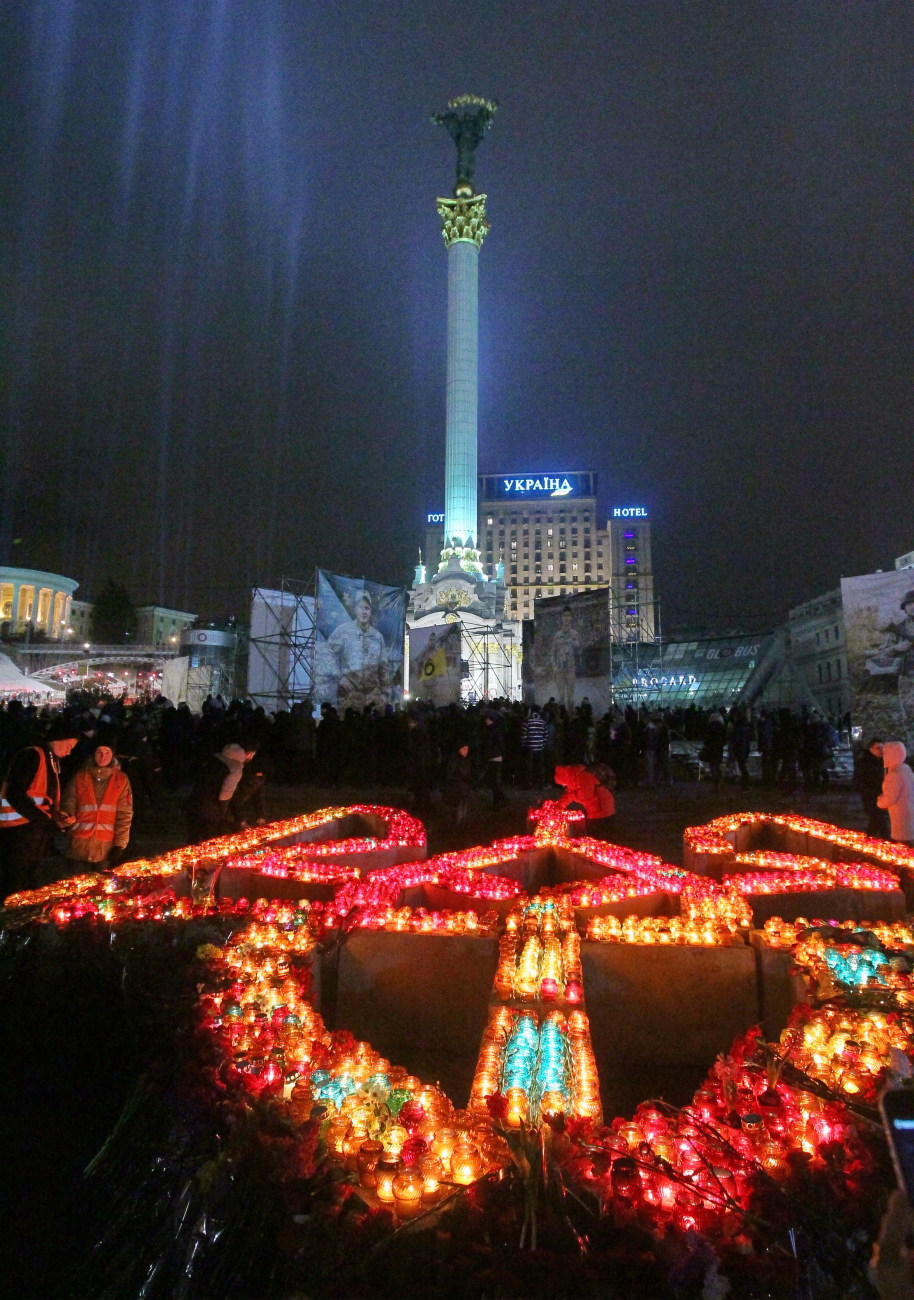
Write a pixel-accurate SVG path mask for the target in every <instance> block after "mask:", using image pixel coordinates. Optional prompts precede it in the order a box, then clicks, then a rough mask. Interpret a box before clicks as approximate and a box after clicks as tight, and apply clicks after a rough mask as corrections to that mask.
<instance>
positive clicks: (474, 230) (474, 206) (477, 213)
mask: <svg viewBox="0 0 914 1300" xmlns="http://www.w3.org/2000/svg"><path fill="white" fill-rule="evenodd" d="M435 203H436V207H437V208H438V216H439V217H440V218H441V233H442V235H443V236H444V242H445V244H446V245H447V246H448V248H450V246H451V244H455V243H456V242H457V241H458V240H461V239H462V240H466V241H467V242H469V243H472V244H475V245H476V247H477V248H481V247H482V241H483V240H484V239H485V237H486V235H487V234H488V233H489V221H488V219H487V217H486V196H485V195H484V194H473V195H472V196H470V197H468V198H458V199H436V201H435Z"/></svg>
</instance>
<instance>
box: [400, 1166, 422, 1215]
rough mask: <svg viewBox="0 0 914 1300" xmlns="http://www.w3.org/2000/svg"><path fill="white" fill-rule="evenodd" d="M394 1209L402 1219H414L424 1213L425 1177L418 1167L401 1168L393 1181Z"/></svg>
mask: <svg viewBox="0 0 914 1300" xmlns="http://www.w3.org/2000/svg"><path fill="white" fill-rule="evenodd" d="M392 1188H393V1195H394V1209H395V1210H396V1212H397V1215H398V1217H399V1218H401V1219H414V1218H415V1217H416V1215H417V1214H421V1213H422V1193H423V1191H424V1189H425V1179H424V1178H423V1176H422V1174H420V1173H419V1171H418V1170H417V1169H414V1168H412V1167H410V1168H409V1169H402V1168H401V1169H399V1170H398V1171H397V1173H396V1174H395V1175H394V1179H393V1183H392Z"/></svg>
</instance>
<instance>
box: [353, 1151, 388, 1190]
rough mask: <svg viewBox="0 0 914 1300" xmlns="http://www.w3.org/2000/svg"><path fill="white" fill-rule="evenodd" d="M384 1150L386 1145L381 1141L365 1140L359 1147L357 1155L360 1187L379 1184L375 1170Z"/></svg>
mask: <svg viewBox="0 0 914 1300" xmlns="http://www.w3.org/2000/svg"><path fill="white" fill-rule="evenodd" d="M383 1152H384V1147H383V1145H382V1143H380V1142H371V1141H369V1142H363V1143H362V1145H361V1146H360V1147H359V1150H358V1153H357V1155H356V1166H357V1168H358V1171H359V1186H360V1187H375V1186H376V1185H377V1176H376V1172H375V1171H376V1169H377V1166H378V1161H379V1160H380V1159H381V1156H382V1154H383Z"/></svg>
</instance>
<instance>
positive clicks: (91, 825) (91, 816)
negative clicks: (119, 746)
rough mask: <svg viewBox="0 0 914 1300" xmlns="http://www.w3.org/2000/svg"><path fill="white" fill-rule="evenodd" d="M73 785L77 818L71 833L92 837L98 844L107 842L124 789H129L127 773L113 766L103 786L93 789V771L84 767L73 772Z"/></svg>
mask: <svg viewBox="0 0 914 1300" xmlns="http://www.w3.org/2000/svg"><path fill="white" fill-rule="evenodd" d="M74 786H75V790H76V806H75V809H74V811H75V814H76V821H75V822H74V824H73V825H72V826H71V827H70V831H69V833H70V835H71V836H72V837H73V838H74V839H77V840H81V839H86V840H91V839H94V840H98V842H99V843H100V844H110V843H111V842H112V841H113V839H114V826H115V822H116V820H117V810H118V804H119V803H120V801H121V796H122V795H123V793H124V791H125V789H126V790H129V783H128V781H127V777H126V774H125V773H124V772H122V771H121V770H120V768H115V770H114V771H113V772H112V773H111V775H110V776H109V777H108V780H107V781H106V782H105V784H104V787H103V788H102V790H101V791H100V792H99V793H96V785H95V782H94V781H93V779H92V772H91V771H90V770H88V769H85V768H84V769H83V770H82V771H81V772H77V773H76V776H75V778H74Z"/></svg>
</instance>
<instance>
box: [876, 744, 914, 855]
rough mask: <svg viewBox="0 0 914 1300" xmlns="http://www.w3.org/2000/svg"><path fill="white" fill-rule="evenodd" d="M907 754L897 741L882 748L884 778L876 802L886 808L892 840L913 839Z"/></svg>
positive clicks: (912, 776) (913, 779)
mask: <svg viewBox="0 0 914 1300" xmlns="http://www.w3.org/2000/svg"><path fill="white" fill-rule="evenodd" d="M906 757H907V750H906V749H905V747H904V745H903V744H902V743H901V741H900V740H887V741H886V742H885V744H884V745H883V747H882V761H883V763H884V764H885V777H884V778H883V781H882V794H881V795H880V796H879V798H878V799H877V800H876V802H877V804H878V805H879V807H880V808H885V809H886V810H887V811H888V814H889V821H890V823H891V826H892V839H893V840H914V772H912V771H911V769H910V768H909V767H908V765H907V763H906V762H905V758H906Z"/></svg>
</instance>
